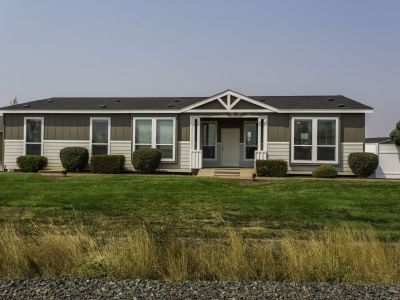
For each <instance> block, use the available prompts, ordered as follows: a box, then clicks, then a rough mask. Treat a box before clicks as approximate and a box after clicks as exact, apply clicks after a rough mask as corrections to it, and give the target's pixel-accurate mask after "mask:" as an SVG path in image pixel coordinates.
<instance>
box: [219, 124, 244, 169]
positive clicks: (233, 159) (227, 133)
mask: <svg viewBox="0 0 400 300" xmlns="http://www.w3.org/2000/svg"><path fill="white" fill-rule="evenodd" d="M221 137H222V166H223V167H239V155H240V152H239V149H240V129H239V128H222V134H221Z"/></svg>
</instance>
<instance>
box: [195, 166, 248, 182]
mask: <svg viewBox="0 0 400 300" xmlns="http://www.w3.org/2000/svg"><path fill="white" fill-rule="evenodd" d="M253 172H254V169H251V168H217V169H214V168H205V169H200V170H199V173H198V174H197V176H203V177H217V178H233V179H251V175H252V174H253Z"/></svg>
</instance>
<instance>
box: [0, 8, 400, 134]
mask: <svg viewBox="0 0 400 300" xmlns="http://www.w3.org/2000/svg"><path fill="white" fill-rule="evenodd" d="M399 87H400V1H397V0H394V1H366V0H359V1H356V0H354V1H349V0H344V1H338V0H332V1H324V0H316V1H310V0H304V1H297V0H293V1H282V0H280V1H251V0H250V1H244V0H243V1H233V0H226V1H222V0H213V1H204V0H201V1H200V0H198V1H190V0H182V1H172V0H169V1H165V0H163V1H122V0H119V1H99V0H96V1H88V0H79V1H74V0H65V1H55V0H52V1H42V0H36V1H33V0H30V1H18V0H9V1H6V0H0V106H3V105H7V104H8V102H9V101H10V100H11V99H12V98H13V97H18V99H19V101H20V102H23V101H29V100H34V99H39V98H45V97H51V96H208V95H212V94H215V93H218V92H220V91H222V90H225V89H228V88H229V89H233V90H236V91H238V92H241V93H244V94H246V95H306V94H307V95H317V94H343V95H346V96H348V97H350V98H353V99H356V100H359V101H361V102H363V103H366V104H368V105H371V106H373V107H374V108H375V113H374V114H373V115H368V116H367V136H378V135H379V136H382V135H387V134H388V132H389V130H391V129H392V128H393V127H394V124H395V122H396V121H397V120H398V119H400V97H399V94H400V92H399V90H398V89H399Z"/></svg>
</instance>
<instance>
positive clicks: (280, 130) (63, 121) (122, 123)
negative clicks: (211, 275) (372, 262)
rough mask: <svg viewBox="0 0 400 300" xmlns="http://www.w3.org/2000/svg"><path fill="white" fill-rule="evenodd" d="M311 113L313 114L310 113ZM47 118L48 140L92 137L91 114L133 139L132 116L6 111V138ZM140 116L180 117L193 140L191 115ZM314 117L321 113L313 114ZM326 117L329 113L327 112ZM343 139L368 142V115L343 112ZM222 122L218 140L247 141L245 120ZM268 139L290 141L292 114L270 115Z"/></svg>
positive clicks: (182, 134)
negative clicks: (236, 134) (231, 133)
mask: <svg viewBox="0 0 400 300" xmlns="http://www.w3.org/2000/svg"><path fill="white" fill-rule="evenodd" d="M308 115H310V116H311V114H308ZM25 116H27V117H28V116H40V117H44V125H45V128H44V138H45V140H89V136H90V134H89V127H90V117H91V116H92V117H95V116H99V117H104V116H111V140H120V141H129V140H131V139H132V117H133V116H132V115H131V114H118V115H114V114H113V115H89V114H35V115H32V114H30V115H25V114H5V115H4V125H5V127H4V139H6V140H22V139H23V138H24V133H23V128H24V117H25ZM135 116H137V117H139V116H140V117H169V116H175V117H177V132H178V140H179V141H189V140H190V115H189V114H180V115H176V114H140V115H139V114H137V115H135ZM312 116H321V114H320V115H315V114H312ZM324 116H326V115H324ZM340 118H341V132H340V136H341V142H345V143H356V142H364V139H365V114H341V115H340ZM216 120H217V121H218V141H219V142H220V140H221V132H220V131H221V128H229V127H237V128H241V135H240V139H241V141H242V140H243V121H244V119H237V118H236V119H235V118H232V119H216ZM268 141H269V142H290V115H289V114H268Z"/></svg>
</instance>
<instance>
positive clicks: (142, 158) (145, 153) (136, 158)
mask: <svg viewBox="0 0 400 300" xmlns="http://www.w3.org/2000/svg"><path fill="white" fill-rule="evenodd" d="M160 162H161V151H160V150H158V149H153V148H147V149H138V150H136V151H135V152H133V153H132V164H133V166H134V167H135V170H137V171H139V172H141V173H153V172H154V171H155V170H157V168H158V166H159V165H160Z"/></svg>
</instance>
